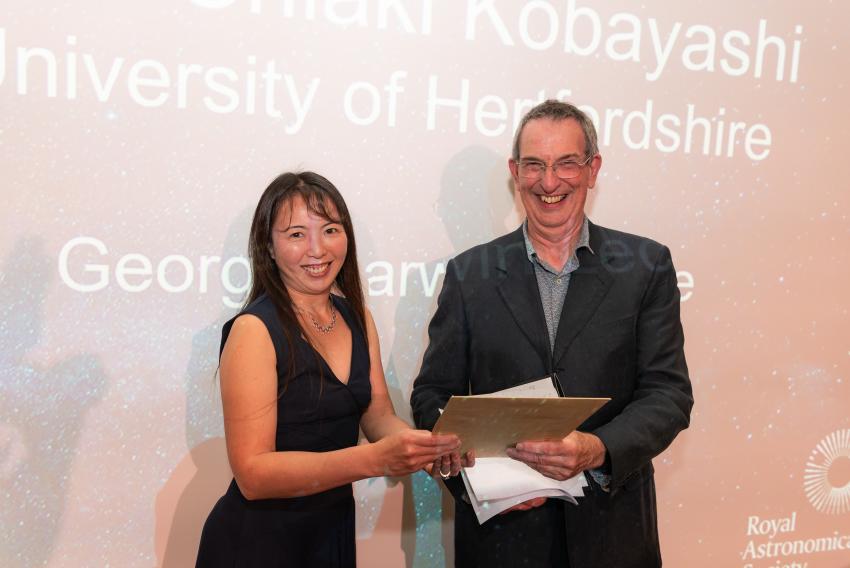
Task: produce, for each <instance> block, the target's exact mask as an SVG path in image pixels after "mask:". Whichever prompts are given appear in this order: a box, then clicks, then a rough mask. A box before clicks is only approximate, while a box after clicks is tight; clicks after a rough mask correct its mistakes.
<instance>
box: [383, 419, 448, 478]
mask: <svg viewBox="0 0 850 568" xmlns="http://www.w3.org/2000/svg"><path fill="white" fill-rule="evenodd" d="M374 446H375V449H376V450H377V452H378V455H377V466H376V476H379V475H385V476H389V477H398V476H401V475H408V474H410V473H414V472H416V471H419V470H420V469H424V468H425V467H426V466H428V465H429V464H433V463H435V462H437V461H442V458H443V456H445V455H450V454H451V453H452V452H454V453H457V450H458V449H459V448H460V439H459V438H458V437H457V436H455V435H451V434H432V433H431V432H429V431H427V430H408V429H405V430H400V431H398V432H395V433H394V434H390V435H389V436H386V437H384V438H382V439H381V440H379V441H378V442H375V444H374Z"/></svg>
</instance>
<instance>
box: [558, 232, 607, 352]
mask: <svg viewBox="0 0 850 568" xmlns="http://www.w3.org/2000/svg"><path fill="white" fill-rule="evenodd" d="M595 233H597V230H596V227H595V226H594V225H592V224H591V225H590V236H591V239H590V241H591V244H590V246H591V248H592V249H593V250H594V251H597V254H593V253H592V252H590V251H589V250H587V249H585V248H582V249H580V250H579V251H578V252H577V255H578V259H579V268H578V269H577V270H576V271H575V272H573V273H572V275H571V276H570V287H569V289H568V290H567V296H566V298H565V299H564V307H563V309H562V311H561V319H560V321H559V322H558V333H557V334H556V336H555V356H554V360H555V363H556V364H557V363H559V362H560V361H561V359H562V358H563V357H564V356H565V355H566V354H567V350H568V349H569V347H570V345H571V344H572V342H573V340H574V339H575V338H576V336H577V335H578V334H579V333H580V332H581V330H583V329H584V327H585V326H586V325H587V322H588V321H589V320H590V318H591V316H593V314H594V313H595V312H596V310H597V308H599V304H601V303H602V300H603V298H605V295H606V294H607V293H608V290H609V288H611V284H612V283H613V278H612V276H611V274H610V272H609V271H608V270H606V269H605V267H604V266H603V262H605V260H604V259H601V257H600V252H601V251H604V250H605V247H604V246H603V245H602V243H601V242H599V238H596V239H594V238H593V237H594V236H597V237H598V235H595ZM594 241H595V242H594Z"/></svg>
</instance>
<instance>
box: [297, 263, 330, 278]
mask: <svg viewBox="0 0 850 568" xmlns="http://www.w3.org/2000/svg"><path fill="white" fill-rule="evenodd" d="M330 266H331V263H330V262H323V263H321V264H308V265H306V266H302V267H301V268H303V269H304V270H306V271H307V274H309V275H310V276H323V275H324V274H325V273H326V272H327V271H328V269H329V268H330Z"/></svg>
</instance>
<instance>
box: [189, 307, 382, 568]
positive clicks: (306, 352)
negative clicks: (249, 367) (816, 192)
mask: <svg viewBox="0 0 850 568" xmlns="http://www.w3.org/2000/svg"><path fill="white" fill-rule="evenodd" d="M331 300H332V301H333V303H334V306H335V307H336V310H337V312H338V313H339V314H340V315H342V317H343V318H344V319H345V322H346V323H347V324H348V327H349V328H350V329H351V341H352V350H351V373H350V376H349V379H348V383H347V384H344V383H342V382H340V380H339V379H338V378H337V377H336V376H335V375H334V374H333V371H331V368H330V367H329V366H328V364H327V363H326V362H325V360H324V359H323V358H322V357H321V356H320V355H319V354H318V352H316V350H314V349H313V348H312V347H311V346H310V344H309V343H307V341H306V340H305V339H304V338H302V337H301V334H300V331H299V330H292V333H291V334H292V336H293V340H294V342H295V345H294V348H295V372H294V374H293V376H292V377H291V378H289V380H288V381H287V377H286V375H287V373H288V371H289V360H290V358H289V350H288V347H287V344H286V339H285V335H284V333H283V328H282V327H281V322H280V319H279V318H278V317H277V314H276V313H275V309H274V305H273V304H272V302H271V300H270V299H269V298H268V297H267V296H262V297H260V298H258V299H257V300H256V301H255V302H252V303H251V304H250V305H249V306H247V307H246V308H245V309H244V310H243V311H242V312H241V313H240V315H241V314H252V315H254V316H257V317H258V318H260V320H262V322H263V323H264V324H265V325H266V328H267V329H268V330H269V334H270V335H271V338H272V342H273V343H274V348H275V354H276V356H277V376H278V392H279V395H280V396H279V398H278V401H277V432H276V435H275V450H277V451H281V452H285V451H293V450H295V451H308V452H328V451H332V450H339V449H342V448H348V447H351V446H354V445H356V444H357V439H358V434H359V425H360V417H361V415H362V413H363V411H364V410H366V407H367V406H368V405H369V401H370V400H371V396H372V386H371V383H370V382H369V351H368V349H367V346H366V340H365V338H364V336H363V330H362V329H361V328H360V326H359V325H358V324H357V322H356V320H355V318H354V313H353V312H352V310H351V308H350V307H349V306H348V303H347V302H346V301H345V299H343V298H340V297H338V296H331ZM235 319H236V318H233V319H232V320H230V321H228V322H227V323H226V324H225V325H224V328H223V329H222V340H221V346H222V349H223V348H224V344H225V342H226V341H227V336H228V334H229V333H230V329H231V326H232V325H233V321H234V320H235ZM355 563H356V556H355V545H354V497H353V493H352V488H351V484H347V485H343V486H341V487H336V488H334V489H330V490H328V491H324V492H322V493H317V494H315V495H308V496H305V497H296V498H290V499H261V500H255V501H248V500H247V499H245V497H243V496H242V493H241V492H240V491H239V487H238V486H237V485H236V482H235V481H232V482H231V483H230V487H229V488H228V489H227V493H225V495H224V496H223V497H222V498H221V499H219V501H218V503H216V505H215V507H213V510H212V512H211V513H210V515H209V517H208V518H207V521H206V523H205V524H204V529H203V532H202V534H201V543H200V549H199V551H198V560H197V564H196V567H197V568H219V567H221V568H225V567H226V568H237V567H238V568H254V567H263V568H267V567H269V568H270V567H290V566H293V567H325V566H327V567H334V568H337V567H339V568H342V567H352V566H355Z"/></svg>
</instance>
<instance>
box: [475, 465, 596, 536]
mask: <svg viewBox="0 0 850 568" xmlns="http://www.w3.org/2000/svg"><path fill="white" fill-rule="evenodd" d="M461 477H462V478H463V483H464V485H465V486H466V492H467V494H468V495H469V500H470V502H471V503H472V508H473V509H474V510H475V515H476V516H477V517H478V522H479V523H481V524H483V523H484V522H486V521H488V520H490V519H491V518H492V517H493V516H495V515H497V514H499V513H501V512H502V511H504V510H506V509H509V508H511V507H513V506H514V505H517V504H519V503H522V502H524V501H528V500H529V499H534V498H537V497H555V498H557V499H564V500H565V501H569V502H570V503H573V504H576V503H577V501H576V499H575V498H576V497H584V490H583V488H584V487H586V486H587V480H586V479H585V477H584V474H583V473H580V474H578V475H576V476H574V477H571V478H570V479H566V480H564V481H558V480H555V479H551V478H548V477H546V476H544V475H543V474H541V473H540V472H538V471H535V470H534V469H532V468H531V467H529V466H527V465H525V464H524V463H522V462H521V461H517V460H514V459H511V458H507V457H505V458H501V457H495V458H476V460H475V466H474V467H470V468H464V469H463V471H462V472H461Z"/></svg>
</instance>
